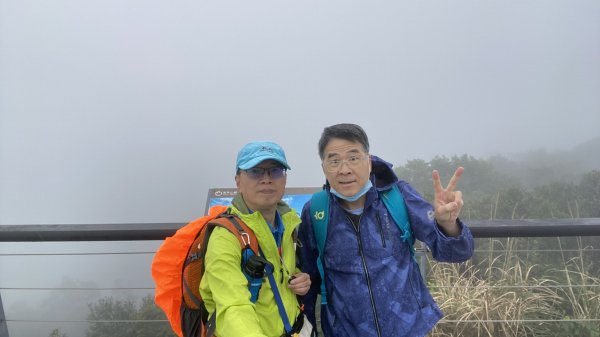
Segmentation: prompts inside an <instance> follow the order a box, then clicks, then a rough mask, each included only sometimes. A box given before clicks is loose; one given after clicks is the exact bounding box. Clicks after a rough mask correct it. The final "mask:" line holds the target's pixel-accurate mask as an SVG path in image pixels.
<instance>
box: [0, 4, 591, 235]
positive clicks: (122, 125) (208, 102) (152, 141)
mask: <svg viewBox="0 0 600 337" xmlns="http://www.w3.org/2000/svg"><path fill="white" fill-rule="evenodd" d="M340 122H355V123H358V124H360V125H362V126H363V127H364V128H365V129H366V131H367V132H368V134H369V136H370V138H371V145H372V153H374V154H377V155H380V156H382V157H384V158H385V159H387V160H388V161H390V162H392V163H394V164H396V165H403V164H405V163H406V161H407V160H409V159H414V158H422V159H426V160H429V159H431V158H432V157H433V156H434V155H447V156H451V155H454V154H463V153H467V154H471V155H475V156H478V157H484V156H488V155H491V154H497V153H500V154H501V153H511V152H517V151H526V150H529V149H539V148H546V149H549V150H553V149H563V148H569V147H571V146H575V145H577V144H579V143H582V142H585V141H587V140H590V139H592V138H593V137H596V136H598V135H600V131H599V127H600V2H599V1H597V0H590V1H585V0H583V1H564V0H560V1H558V0H543V1H541V0H540V1H523V0H518V1H507V0H502V1H468V0H465V1H347V0H344V1H338V0H328V1H260V0H259V1H246V0H245V1H221V0H220V1H175V2H172V1H149V0H144V1H141V0H139V1H121V0H119V1H116V0H102V1H98V0H95V1H94V0H90V1H67V0H54V1H9V0H0V224H43V223H103V222H162V221H164V222H183V221H187V220H190V219H192V218H195V217H197V216H199V215H201V214H202V212H203V211H204V205H205V201H206V192H207V190H208V189H209V188H211V187H234V181H233V176H234V170H235V164H234V162H235V156H236V154H237V151H238V150H239V148H240V147H241V146H242V145H243V144H245V143H246V142H248V141H251V140H258V139H261V140H262V139H268V140H273V141H276V142H278V143H280V144H281V145H282V146H283V147H284V148H285V150H286V153H287V155H288V159H289V162H290V165H291V166H292V171H291V172H290V174H289V178H288V186H290V187H299V186H318V185H320V184H321V183H322V182H323V179H324V178H323V175H322V172H321V171H320V167H319V160H318V157H317V153H316V143H317V140H318V137H319V135H320V133H321V131H322V129H323V127H325V126H328V125H331V124H334V123H340ZM467 174H468V172H467Z"/></svg>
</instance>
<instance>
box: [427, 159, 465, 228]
mask: <svg viewBox="0 0 600 337" xmlns="http://www.w3.org/2000/svg"><path fill="white" fill-rule="evenodd" d="M464 170H465V169H464V168H463V167H459V168H457V169H456V171H455V172H454V175H453V176H452V178H451V179H450V182H449V183H448V186H446V188H443V187H442V182H441V181H440V173H439V172H438V171H437V170H433V172H432V173H431V177H432V179H433V190H434V192H435V198H434V202H433V207H434V209H435V219H436V221H437V223H438V225H440V227H442V229H443V230H444V232H445V233H446V235H448V236H457V235H459V234H460V228H459V226H458V224H457V223H456V219H457V218H458V214H459V213H460V210H461V209H462V207H463V200H462V192H461V191H455V190H454V189H455V188H456V184H457V183H458V180H460V176H461V175H462V173H463V171H464Z"/></svg>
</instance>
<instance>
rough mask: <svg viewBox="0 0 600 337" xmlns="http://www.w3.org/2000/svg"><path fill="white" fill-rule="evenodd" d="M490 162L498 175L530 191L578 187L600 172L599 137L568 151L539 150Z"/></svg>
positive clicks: (490, 159) (493, 158)
mask: <svg viewBox="0 0 600 337" xmlns="http://www.w3.org/2000/svg"><path fill="white" fill-rule="evenodd" d="M488 162H489V163H490V164H492V165H493V167H494V168H495V169H496V170H497V171H498V172H499V173H502V174H506V175H509V176H512V177H514V178H517V179H518V180H520V181H521V182H522V183H523V185H524V186H526V187H530V188H532V187H537V186H541V185H545V184H548V183H551V182H565V183H567V182H571V183H577V182H579V181H580V180H581V177H582V176H583V174H585V173H587V172H589V171H592V170H600V136H599V137H596V138H593V139H591V140H589V141H587V142H584V143H582V144H580V145H577V146H575V147H573V148H572V149H569V150H560V151H548V150H545V149H538V150H532V151H527V152H523V153H517V154H512V155H507V156H493V157H490V158H489V159H488Z"/></svg>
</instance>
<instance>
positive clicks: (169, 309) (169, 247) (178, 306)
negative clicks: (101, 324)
mask: <svg viewBox="0 0 600 337" xmlns="http://www.w3.org/2000/svg"><path fill="white" fill-rule="evenodd" d="M217 226H218V227H223V228H226V229H227V230H229V231H230V232H231V233H233V234H234V235H235V236H236V237H237V238H238V240H239V242H240V249H242V250H244V249H251V250H252V251H253V253H254V254H255V255H258V241H257V240H256V236H255V235H254V232H252V230H251V229H250V228H248V226H247V225H246V224H245V223H244V222H243V221H242V220H241V219H239V218H238V217H234V216H233V215H231V214H229V213H227V207H226V206H214V207H211V208H210V210H209V214H208V215H207V216H204V217H201V218H199V219H196V220H194V221H192V222H190V223H188V224H187V225H185V226H183V227H181V228H180V229H179V230H177V232H176V233H175V234H174V235H173V236H171V237H168V238H166V239H165V241H164V242H163V243H162V245H161V246H160V247H159V248H158V251H157V252H156V254H155V255H154V259H153V260H152V278H153V279H154V283H155V284H156V289H155V297H154V301H155V302H156V305H157V306H159V307H160V308H161V309H162V310H163V311H164V312H165V314H166V316H167V318H168V319H169V323H170V324H171V328H172V329H173V331H174V332H175V333H176V334H177V335H178V336H179V337H210V336H207V331H208V330H209V329H208V325H210V324H207V321H208V319H209V318H208V311H206V307H205V306H204V301H203V300H202V297H201V296H200V280H201V279H202V275H203V274H204V256H205V254H206V246H207V245H208V239H209V237H210V234H211V233H212V230H213V229H214V228H215V227H217ZM214 316H215V315H213V317H214ZM213 325H214V324H213ZM211 335H212V334H211Z"/></svg>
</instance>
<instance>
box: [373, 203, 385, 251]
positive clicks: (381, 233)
mask: <svg viewBox="0 0 600 337" xmlns="http://www.w3.org/2000/svg"><path fill="white" fill-rule="evenodd" d="M375 218H376V220H377V225H378V226H379V235H381V244H382V245H383V248H385V235H384V234H383V227H382V225H381V218H380V217H379V212H377V213H375Z"/></svg>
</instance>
